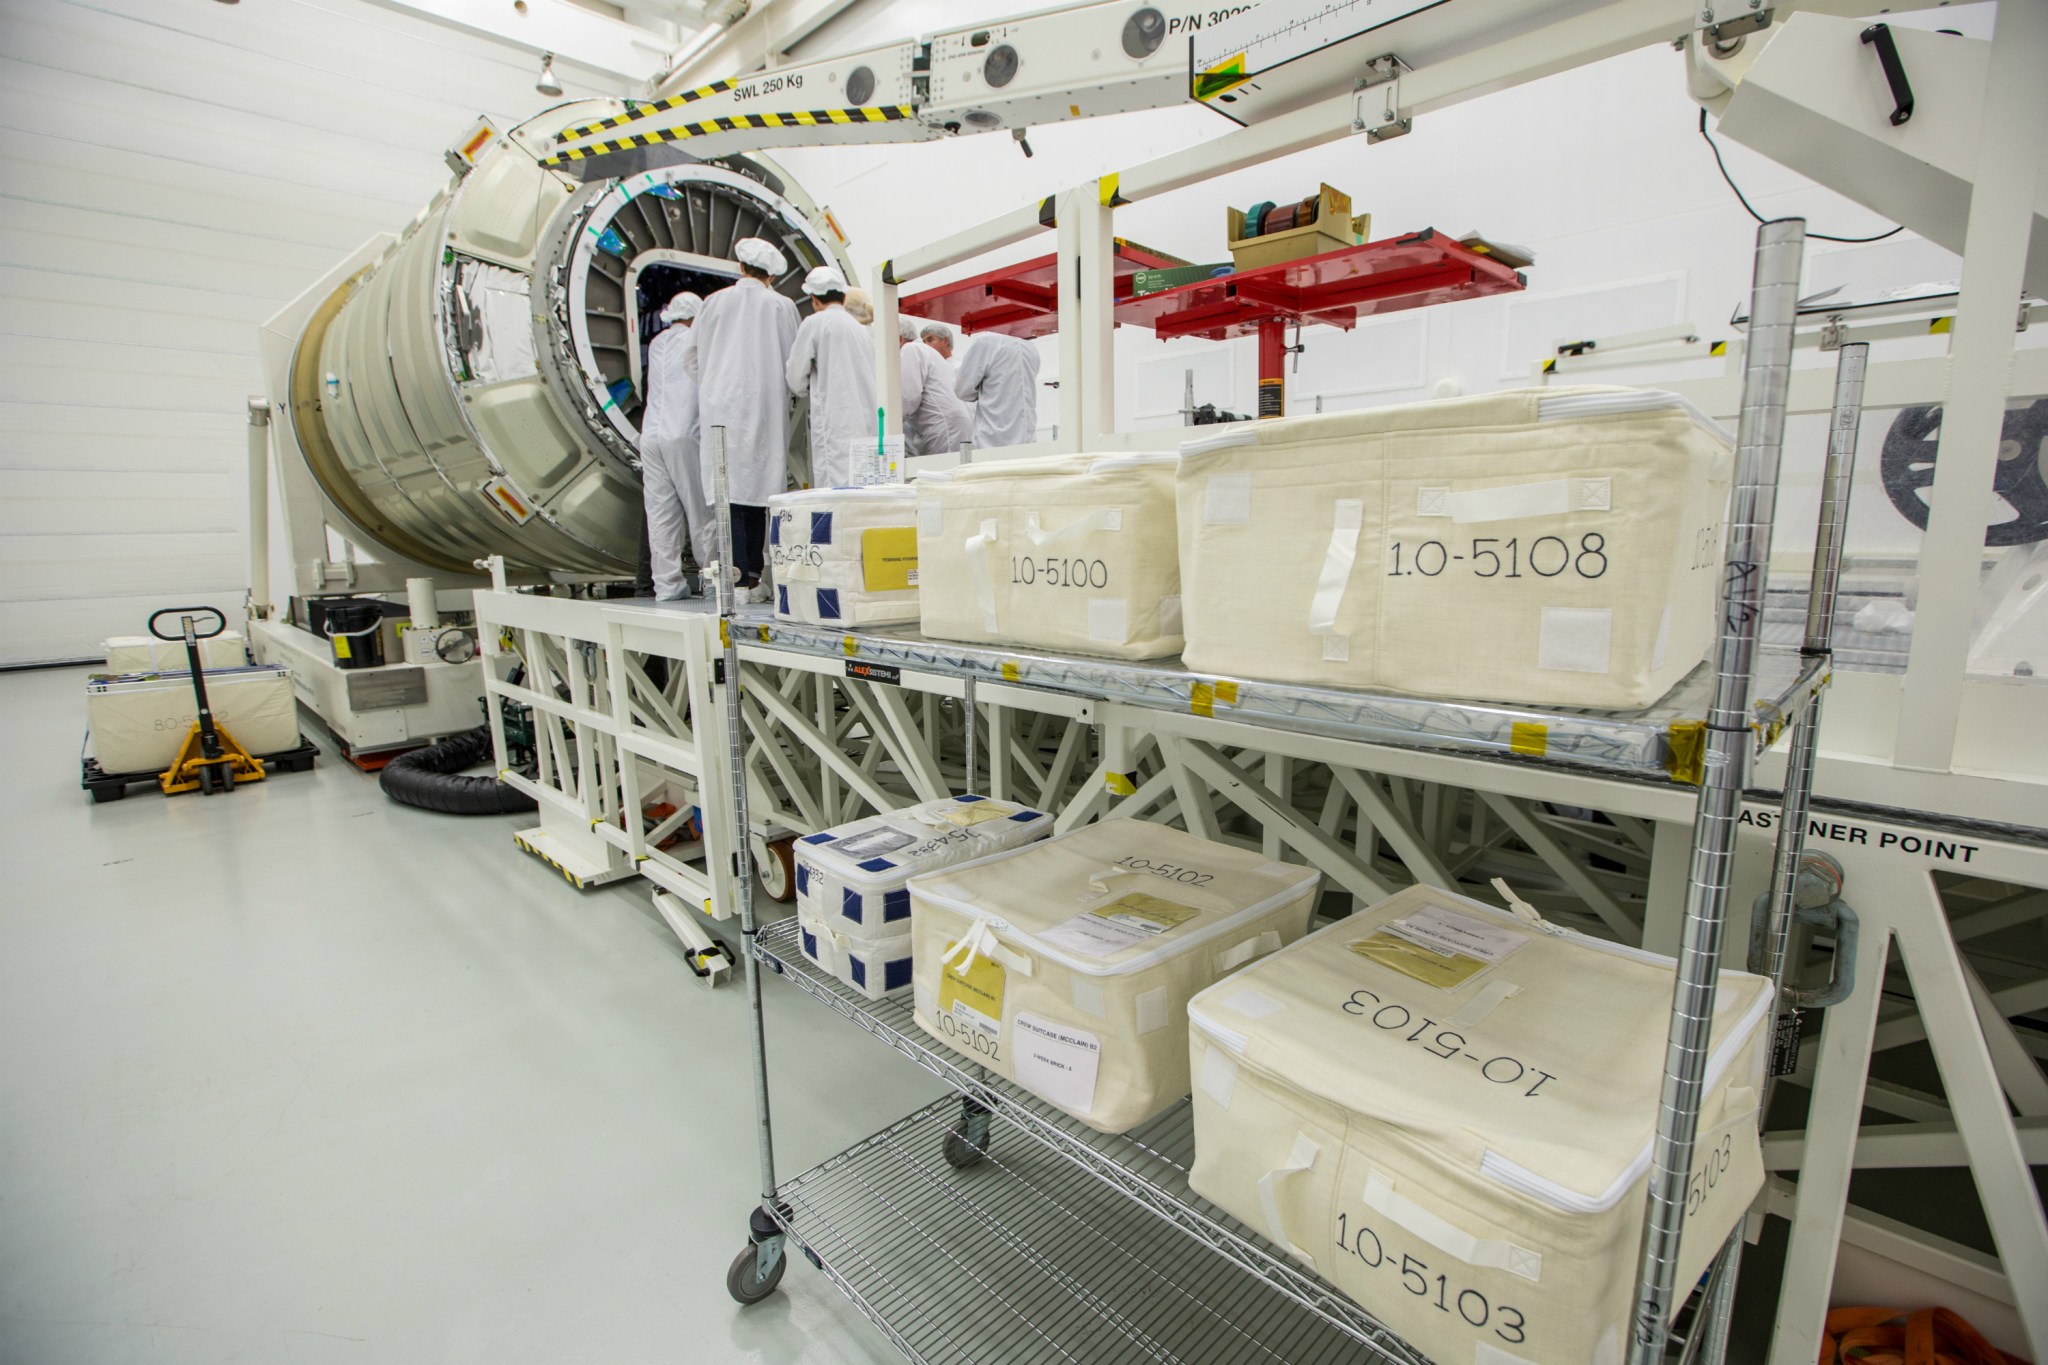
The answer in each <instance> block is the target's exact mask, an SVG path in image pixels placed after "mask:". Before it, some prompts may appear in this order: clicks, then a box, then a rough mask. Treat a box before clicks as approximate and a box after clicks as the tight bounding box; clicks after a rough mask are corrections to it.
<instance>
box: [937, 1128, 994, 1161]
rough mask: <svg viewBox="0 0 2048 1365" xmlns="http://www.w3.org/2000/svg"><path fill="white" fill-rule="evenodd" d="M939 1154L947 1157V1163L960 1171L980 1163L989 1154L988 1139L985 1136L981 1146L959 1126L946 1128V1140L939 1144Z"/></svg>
mask: <svg viewBox="0 0 2048 1365" xmlns="http://www.w3.org/2000/svg"><path fill="white" fill-rule="evenodd" d="M939 1154H940V1155H942V1156H944V1157H945V1158H946V1164H947V1165H948V1166H951V1167H952V1168H953V1169H955V1170H958V1171H964V1170H966V1169H967V1168H968V1167H970V1166H975V1165H979V1164H980V1162H981V1159H982V1158H983V1157H985V1156H987V1155H988V1139H987V1138H983V1139H982V1141H981V1145H980V1146H979V1147H977V1146H975V1145H974V1142H973V1140H972V1139H970V1138H969V1137H968V1136H967V1134H965V1133H963V1132H961V1131H960V1130H959V1129H958V1128H948V1129H947V1130H946V1140H945V1141H944V1142H942V1143H940V1144H939Z"/></svg>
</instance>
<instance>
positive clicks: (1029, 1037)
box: [910, 820, 1322, 1133]
mask: <svg viewBox="0 0 2048 1365" xmlns="http://www.w3.org/2000/svg"><path fill="white" fill-rule="evenodd" d="M1321 880H1322V874H1321V873H1318V872H1316V871H1313V870H1312V869H1310V868H1305V867H1295V866H1292V865H1290V864H1287V863H1270V862H1267V861H1266V860H1265V859H1264V858H1263V857H1261V856H1260V855H1258V854H1257V853H1251V852H1247V851H1245V850H1243V849H1239V848H1233V847H1231V846H1229V845H1226V844H1212V843H1210V842H1209V841H1208V840H1206V839H1200V838H1197V837H1195V836H1194V835H1192V834H1183V833H1181V832H1180V831H1179V830H1176V829H1168V828H1167V827H1166V826H1164V825H1153V824H1146V823H1145V822H1143V821H1139V820H1110V821H1106V822H1104V823H1102V824H1096V825H1084V826H1082V827H1081V828H1080V829H1077V830H1074V831H1073V832H1072V833H1070V834H1065V835H1061V836H1059V837H1057V838H1054V839H1049V840H1047V841H1046V842H1044V843H1042V844H1034V845H1032V846H1030V847H1028V848H1023V849H1019V850H1017V851H1016V852H1014V853H1005V854H1002V855H1000V856H998V857H994V858H988V859H984V860H983V861H981V862H978V863H970V864H967V865H965V866H962V867H956V868H953V869H952V870H950V871H947V872H937V873H932V874H930V875H927V876H922V877H917V878H914V879H912V881H911V883H910V901H911V912H912V913H911V933H912V935H913V937H914V938H915V940H916V951H915V953H914V955H913V956H914V958H915V971H916V979H917V991H916V1007H917V1022H918V1024H919V1025H920V1026H921V1027H922V1028H923V1029H924V1030H925V1031H926V1032H927V1033H929V1034H931V1035H932V1036H933V1037H934V1038H937V1039H938V1040H939V1041H940V1042H943V1043H945V1044H947V1045H948V1046H950V1047H952V1048H953V1049H954V1050H956V1051H958V1052H961V1053H964V1054H965V1055H966V1056H967V1057H969V1058H971V1059H972V1060H974V1061H976V1062H980V1063H982V1064H983V1065H984V1066H986V1067H988V1068H989V1070H991V1071H993V1072H995V1073H996V1074H998V1075H1000V1076H1005V1077H1008V1078H1009V1079H1010V1080H1013V1081H1015V1082H1017V1084H1019V1085H1021V1086H1023V1087H1024V1088H1025V1089H1026V1090H1029V1091H1031V1092H1032V1093H1034V1094H1036V1095H1038V1096H1040V1097H1041V1098H1043V1099H1046V1100H1048V1101H1050V1102H1051V1103H1053V1104H1054V1105H1057V1106H1058V1107H1059V1108H1061V1109H1064V1110H1065V1111H1066V1112H1067V1113H1069V1114H1072V1115H1073V1116H1074V1117H1075V1118H1078V1119H1080V1120H1081V1121H1082V1122H1084V1123H1086V1124H1088V1125H1089V1126H1090V1127H1093V1128H1097V1129H1100V1130H1101V1131H1103V1132H1105V1133H1121V1132H1124V1131H1125V1130H1127V1129H1129V1128H1131V1127H1133V1126H1135V1125H1136V1124H1138V1123H1140V1122H1142V1121H1143V1120H1145V1119H1147V1118H1149V1117H1151V1116H1152V1115H1153V1114H1156V1113H1158V1112H1159V1111H1160V1110H1161V1109H1163V1108H1164V1107H1165V1106H1167V1105H1168V1104H1171V1103H1172V1102H1173V1101H1175V1100H1177V1099H1179V1098H1180V1097H1181V1096H1183V1095H1185V1094H1187V1091H1188V1054H1187V1004H1188V1000H1189V998H1190V997H1192V996H1193V995H1194V994H1195V993H1196V992H1197V991H1199V990H1201V989H1202V988H1203V987H1205V986H1207V985H1209V984H1210V983H1211V982H1213V981H1216V980H1218V979H1220V978H1222V977H1224V976H1227V975H1229V974H1230V973H1231V972H1233V971H1235V970H1237V968H1239V967H1241V966H1243V965H1244V964H1245V963H1247V962H1250V961H1252V960H1253V959H1255V958H1257V957H1260V956H1261V955H1263V954H1266V953H1270V952H1272V951H1273V950H1275V949H1276V948H1279V947H1280V946H1281V945H1282V944H1285V943H1292V942H1293V941H1294V940H1295V939H1298V938H1300V937H1301V935H1302V934H1303V933H1304V932H1306V930H1307V928H1308V920H1309V915H1310V912H1311V910H1312V909H1313V907H1314V902H1315V894H1316V887H1317V885H1318V883H1320V882H1321Z"/></svg>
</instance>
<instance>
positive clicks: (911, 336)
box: [896, 317, 917, 341]
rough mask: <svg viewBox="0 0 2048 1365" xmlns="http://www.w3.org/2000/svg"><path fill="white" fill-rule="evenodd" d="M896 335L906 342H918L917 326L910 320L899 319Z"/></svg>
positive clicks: (897, 320)
mask: <svg viewBox="0 0 2048 1365" xmlns="http://www.w3.org/2000/svg"><path fill="white" fill-rule="evenodd" d="M896 335H897V336H899V337H902V338H903V339H904V340H905V341H915V340H917V324H916V323H914V322H912V321H911V320H910V319H909V318H905V317H899V318H897V319H896Z"/></svg>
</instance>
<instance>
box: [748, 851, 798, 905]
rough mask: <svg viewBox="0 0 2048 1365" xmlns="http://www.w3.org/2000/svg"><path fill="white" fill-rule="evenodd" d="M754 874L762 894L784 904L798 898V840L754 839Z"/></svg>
mask: <svg viewBox="0 0 2048 1365" xmlns="http://www.w3.org/2000/svg"><path fill="white" fill-rule="evenodd" d="M754 875H755V876H757V877H759V878H760V880H761V894H762V895H764V896H766V897H767V898H768V899H769V900H772V901H777V902H779V903H781V904H783V905H787V904H789V903H790V902H791V901H793V900H795V899H796V840H795V839H794V838H789V839H776V840H773V841H767V840H763V839H760V838H758V837H757V838H756V839H755V840H754Z"/></svg>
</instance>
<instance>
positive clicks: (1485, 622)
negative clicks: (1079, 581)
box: [1179, 388, 1733, 709]
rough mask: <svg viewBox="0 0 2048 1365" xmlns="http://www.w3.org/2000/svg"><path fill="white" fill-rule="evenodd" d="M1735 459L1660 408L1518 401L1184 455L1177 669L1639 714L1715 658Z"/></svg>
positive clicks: (1586, 391)
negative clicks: (1182, 636) (1180, 661)
mask: <svg viewBox="0 0 2048 1365" xmlns="http://www.w3.org/2000/svg"><path fill="white" fill-rule="evenodd" d="M1732 464H1733V458H1732V454H1731V442H1730V438H1729V436H1728V434H1727V433H1726V432H1725V431H1723V430H1722V429H1721V428H1719V427H1718V426H1716V425H1715V424H1714V423H1713V422H1711V421H1709V420H1708V419H1707V418H1706V417H1704V416H1702V415H1701V414H1700V413H1699V412H1698V411H1697V410H1696V409H1694V408H1693V407H1691V406H1690V405H1689V404H1687V403H1686V402H1685V401H1684V400H1683V399H1681V398H1679V397H1677V396H1676V395H1674V394H1668V393H1658V392H1651V391H1642V390H1635V389H1616V388H1558V389H1526V390H1521V391H1518V392H1510V393H1493V394H1481V395H1478V396H1475V397H1471V398H1453V399H1445V400H1442V401H1439V402H1430V403H1410V404H1405V405H1402V406H1399V407H1389V408H1379V409H1375V410H1370V411H1364V412H1345V413H1334V414H1329V415H1325V416H1318V417H1300V418H1293V419H1289V420H1285V421H1276V422H1261V423H1260V424H1258V426H1256V427H1254V428H1248V429H1244V430H1235V431H1230V432H1226V433H1224V434H1222V435H1219V436H1214V437H1209V438H1207V439H1203V440H1197V441H1191V442H1189V443H1188V444H1187V445H1185V446H1183V447H1182V459H1181V467H1180V487H1179V496H1180V537H1181V583H1182V591H1183V593H1184V598H1183V602H1182V612H1183V615H1184V618H1185V620H1186V622H1187V648H1186V651H1185V655H1184V657H1185V659H1186V662H1187V666H1188V667H1189V668H1190V669H1193V670H1195V671H1197V672H1203V673H1215V674H1220V675H1226V676H1231V675H1234V676H1237V677H1245V678H1269V679H1273V680H1275V681H1279V682H1291V683H1303V684H1334V685H1337V686H1342V687H1383V688H1390V689H1394V690H1397V691H1402V692H1419V693H1424V694H1427V695H1431V696H1447V697H1470V698H1476V699H1479V700H1485V701H1498V702H1510V703H1521V704H1525V705H1543V706H1591V707H1607V708H1617V709H1618V708H1641V707H1644V706H1648V705H1650V704H1651V703H1653V702H1655V701H1656V700H1657V699H1658V698H1659V697H1661V696H1663V695H1664V693H1666V692H1667V691H1669V690H1670V689H1671V687H1672V685H1673V684H1674V683H1676V682H1677V681H1678V680H1679V679H1680V678H1682V677H1684V676H1685V675H1686V674H1687V673H1689V672H1691V671H1692V669H1693V668H1694V667H1695V666H1696V665H1697V664H1698V663H1699V662H1700V659H1701V658H1702V656H1703V655H1704V654H1705V653H1706V650H1707V646H1708V645H1709V643H1710V642H1711V641H1712V639H1713V635H1714V626H1715V620H1714V616H1715V612H1714V603H1715V597H1716V591H1717V589H1718V586H1719V577H1720V568H1721V542H1722V531H1723V522H1724V520H1725V517H1726V512H1727V504H1728V484H1729V477H1730V470H1731V468H1732Z"/></svg>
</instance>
